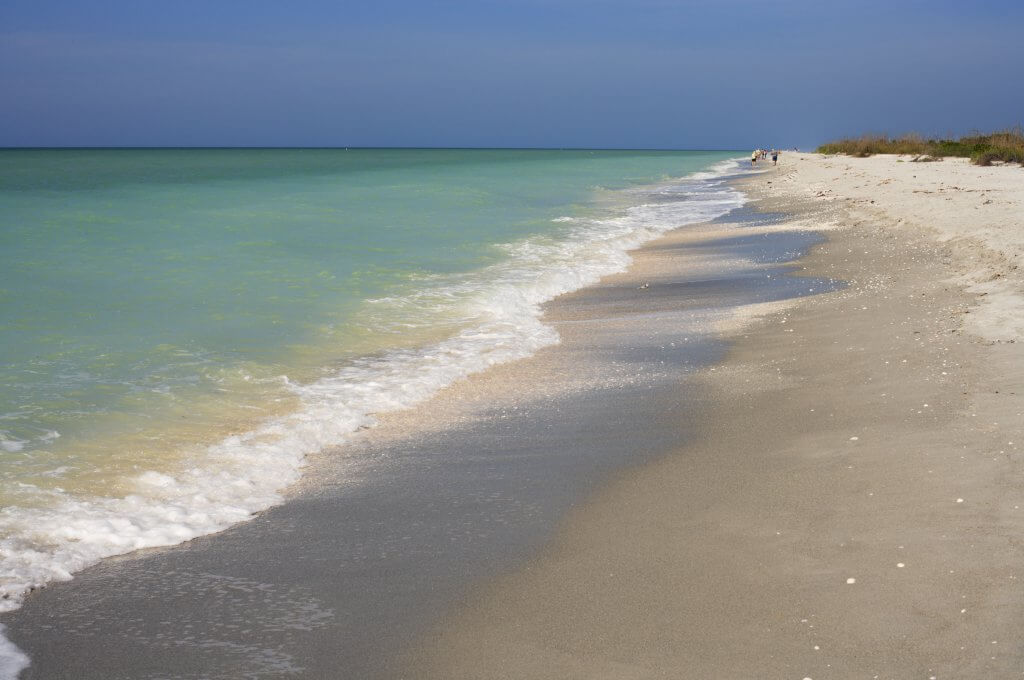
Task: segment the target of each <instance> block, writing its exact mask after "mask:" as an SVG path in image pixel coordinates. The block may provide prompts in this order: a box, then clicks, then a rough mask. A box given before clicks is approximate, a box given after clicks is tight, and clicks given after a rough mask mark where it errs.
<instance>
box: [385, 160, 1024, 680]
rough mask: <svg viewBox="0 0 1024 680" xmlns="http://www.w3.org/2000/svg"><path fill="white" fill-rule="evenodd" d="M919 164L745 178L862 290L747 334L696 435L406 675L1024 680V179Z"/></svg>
mask: <svg viewBox="0 0 1024 680" xmlns="http://www.w3.org/2000/svg"><path fill="white" fill-rule="evenodd" d="M908 161H909V159H897V158H894V157H876V158H869V159H853V158H845V157H834V158H826V157H821V156H817V155H813V154H798V153H788V154H784V155H783V156H782V157H781V162H780V166H779V167H778V168H769V171H768V172H764V173H762V174H759V175H757V176H756V177H754V178H752V179H750V180H748V181H746V182H745V186H746V189H747V190H748V191H749V192H750V193H751V195H752V197H754V198H755V199H756V200H757V201H759V203H760V206H761V207H763V208H764V209H765V210H784V211H787V212H790V213H792V214H793V215H794V219H793V221H792V222H791V223H789V228H808V227H817V226H821V227H827V228H829V229H830V232H829V234H828V236H829V242H828V243H826V244H823V245H822V246H819V247H818V248H816V249H815V250H814V252H813V253H812V254H811V255H810V256H809V257H808V258H805V261H804V262H803V263H802V264H803V265H804V267H805V273H807V274H814V275H818V276H822V275H824V276H834V277H837V278H842V279H844V280H846V281H848V282H849V286H848V287H847V288H846V289H844V290H842V291H839V292H836V293H830V294H827V295H821V296H816V297H809V298H804V299H802V300H800V301H799V302H798V303H797V304H793V305H787V306H785V307H782V308H778V309H773V308H771V307H767V308H765V307H761V308H757V309H754V310H751V311H752V314H750V315H749V316H748V317H747V319H746V323H743V324H732V325H729V326H725V327H723V328H722V330H723V332H726V333H729V334H731V335H732V337H733V338H734V342H735V344H734V345H733V348H732V350H731V352H730V354H729V356H728V357H727V359H726V361H725V362H724V363H723V364H721V365H719V366H716V367H715V368H714V369H709V370H707V371H706V372H705V373H704V375H703V377H702V379H701V380H702V383H703V385H704V386H705V387H706V388H707V391H708V394H710V395H711V397H710V398H709V399H708V401H707V402H706V403H705V404H704V406H703V407H701V408H698V409H697V411H695V412H694V414H693V417H694V419H695V421H696V422H698V423H699V424H700V427H699V431H700V436H699V437H698V438H697V440H696V441H694V442H693V443H691V444H688V445H686V446H683V447H680V449H679V450H678V451H677V452H676V453H675V454H673V455H671V456H669V457H667V458H665V459H663V460H661V461H658V462H655V463H653V464H650V465H647V466H644V467H642V468H639V469H636V470H632V471H630V472H628V473H626V474H623V475H621V476H620V477H619V478H618V479H616V480H615V481H614V482H613V483H612V484H610V485H609V486H608V487H607V488H605V489H603V490H601V491H600V492H598V493H597V494H595V495H594V496H593V497H592V498H591V499H590V500H589V501H588V502H587V503H586V504H584V505H583V506H581V507H579V508H577V509H576V510H575V511H574V512H572V513H571V514H570V516H569V517H568V518H567V519H566V520H565V522H564V523H563V525H562V527H561V529H560V531H559V532H558V535H557V537H556V539H555V540H554V541H553V542H552V544H551V545H550V546H549V547H548V549H547V550H546V551H545V553H544V554H542V555H541V556H539V557H538V558H537V559H536V560H534V561H533V562H532V563H531V564H530V565H529V567H528V568H526V569H524V570H522V571H519V572H517V573H513V574H509V575H507V576H504V577H502V578H500V579H497V580H495V581H494V582H491V583H487V584H483V585H481V587H480V588H479V589H478V590H477V591H476V592H475V593H474V595H473V596H472V597H471V598H470V599H469V601H467V602H466V603H465V606H464V607H462V608H461V609H460V610H459V611H458V612H456V613H454V614H453V615H452V616H450V617H448V618H447V619H446V620H444V621H443V622H442V623H441V624H440V625H439V626H438V627H437V628H436V629H435V630H434V631H433V633H432V634H431V635H430V636H428V637H426V638H425V639H423V640H421V641H420V643H419V645H418V646H417V648H416V650H415V652H414V653H412V654H410V656H409V658H408V669H409V670H408V672H407V674H406V676H405V677H409V678H445V679H455V678H480V679H481V680H483V679H487V680H496V679H498V678H559V679H566V678H580V679H581V680H582V679H584V678H586V679H589V680H592V679H594V678H702V679H707V678H723V679H737V678H797V679H799V678H814V679H816V680H820V679H822V678H933V677H934V678H980V677H990V678H1010V677H1021V676H1022V675H1024V646H1022V644H1021V637H1020V634H1019V632H1020V621H1021V620H1022V617H1024V549H1022V542H1021V536H1022V535H1024V458H1022V455H1021V449H1022V446H1021V444H1022V443H1024V417H1022V415H1021V414H1022V412H1024V356H1022V354H1021V353H1022V351H1024V344H1022V343H1019V342H1017V340H1018V338H1020V337H1021V333H1022V327H1024V314H1022V313H1021V310H1022V304H1024V302H1022V301H1024V296H1022V295H1021V292H1022V290H1024V286H1022V279H1021V276H1020V270H1019V269H1018V265H1019V261H1020V258H1021V256H1022V252H1024V219H1022V217H1021V206H1022V203H1021V201H1022V199H1024V170H1022V169H1020V168H1017V167H995V168H975V167H972V166H970V165H967V164H966V163H963V162H960V161H955V160H946V161H944V162H939V163H930V164H923V163H911V162H908ZM771 228H772V229H778V228H779V227H778V225H776V226H773V227H771ZM644 252H645V251H641V252H640V253H638V255H637V260H636V265H635V267H634V269H633V271H632V272H631V275H633V276H636V277H638V278H640V279H642V278H643V277H644V275H645V272H644V267H645V266H648V265H650V266H654V265H655V264H656V262H657V258H656V257H646V256H645V255H644Z"/></svg>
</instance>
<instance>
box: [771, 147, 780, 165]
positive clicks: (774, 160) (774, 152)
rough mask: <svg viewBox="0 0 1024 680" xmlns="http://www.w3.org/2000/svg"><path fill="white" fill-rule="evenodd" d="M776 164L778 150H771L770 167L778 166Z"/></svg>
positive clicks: (777, 162)
mask: <svg viewBox="0 0 1024 680" xmlns="http://www.w3.org/2000/svg"><path fill="white" fill-rule="evenodd" d="M778 164H779V150H778V149H772V165H778Z"/></svg>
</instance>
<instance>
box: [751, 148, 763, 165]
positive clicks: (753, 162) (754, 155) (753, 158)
mask: <svg viewBox="0 0 1024 680" xmlns="http://www.w3.org/2000/svg"><path fill="white" fill-rule="evenodd" d="M760 154H761V150H760V149H754V153H752V154H750V166H751V167H753V166H755V165H757V157H758V156H759V155H760Z"/></svg>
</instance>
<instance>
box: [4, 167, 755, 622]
mask: <svg viewBox="0 0 1024 680" xmlns="http://www.w3.org/2000/svg"><path fill="white" fill-rule="evenodd" d="M735 155H736V154H735V153H730V152H655V151H543V150H523V151H512V150H435V149H422V150H416V149H353V150H346V149H245V150H235V149H181V150H175V149H153V150H145V149H132V150H116V149H102V150H90V149H80V150H0V505H2V506H3V510H2V511H0V563H2V564H0V572H2V573H3V574H6V576H4V577H3V578H0V592H2V593H3V594H4V596H5V597H6V596H8V595H10V596H12V599H11V600H9V602H11V603H14V602H16V600H17V597H18V596H19V593H20V592H22V591H24V590H25V588H26V587H27V586H29V585H32V584H38V583H44V582H46V581H47V580H51V579H53V578H63V577H65V576H64V575H66V574H68V573H70V572H73V571H75V570H76V569H78V568H81V567H82V566H84V565H87V564H89V563H91V562H94V561H95V560H96V559H99V558H101V557H103V556H105V555H110V554H116V553H118V552H125V551H128V550H131V549H134V548H138V547H144V546H148V545H165V544H169V543H175V542H178V541H181V540H186V539H187V538H190V537H192V536H195V535H198V534H201V533H207V532H209V531H214V530H217V529H219V528H223V527H224V526H226V525H227V524H230V523H231V522H233V521H238V520H239V519H244V518H245V517H246V516H248V514H249V513H250V512H252V511H254V510H258V509H261V508H263V507H266V506H267V505H269V504H271V503H272V502H274V501H275V499H276V498H277V495H276V494H277V492H278V490H279V488H280V487H281V485H283V484H286V483H287V482H288V481H291V480H293V479H294V478H295V475H296V474H297V472H296V471H297V470H298V469H299V466H300V465H301V459H302V456H303V455H305V454H307V453H309V452H310V451H313V450H316V449H317V448H318V447H322V446H325V445H329V444H335V443H339V442H340V441H343V439H344V436H345V435H346V433H348V432H351V431H354V430H355V429H357V428H359V427H363V426H366V425H367V424H372V418H373V414H374V413H377V412H381V411H384V410H388V409H392V408H403V407H406V406H408V405H410V404H412V403H416V401H417V400H421V399H423V398H425V396H427V395H429V394H430V393H432V392H433V391H436V390H437V389H440V388H442V387H444V386H445V385H447V384H450V383H451V382H452V381H454V380H457V379H458V378H459V377H461V376H464V375H466V374H468V373H470V372H473V371H477V370H484V369H485V368H486V367H487V366H488V365H491V364H493V363H497V362H500V361H508V360H511V359H515V358H518V357H521V356H527V355H529V354H530V353H531V352H533V351H536V349H537V348H539V347H542V346H544V345H545V344H550V343H551V342H555V341H557V338H556V337H554V336H553V331H552V330H551V329H549V328H547V327H545V326H544V325H543V324H542V323H541V321H540V320H539V318H540V315H539V305H540V304H541V303H542V302H543V301H545V300H547V299H550V298H551V297H553V296H554V295H557V294H559V293H561V292H566V291H568V290H573V289H575V288H578V287H580V286H582V285H586V284H588V283H592V282H594V281H596V280H597V278H599V277H600V276H601V275H603V274H606V273H609V272H611V271H617V270H620V269H622V268H623V267H624V266H625V264H626V263H627V262H628V257H627V256H626V254H625V253H626V251H627V250H628V249H629V248H630V247H635V246H636V245H638V244H639V243H640V242H643V240H645V239H648V238H651V237H653V236H655V235H657V234H658V233H662V232H664V231H665V230H666V229H669V228H672V227H673V226H678V225H679V224H685V223H687V222H693V221H699V220H701V219H706V218H709V217H713V216H715V215H717V214H721V213H723V212H725V211H727V210H729V209H730V208H731V207H734V206H735V205H738V202H737V201H738V198H737V196H738V195H737V193H736V192H735V191H733V190H731V189H727V188H723V187H721V186H719V185H718V184H716V182H715V181H714V177H716V176H717V175H714V174H713V173H712V174H711V175H707V176H704V175H696V176H694V174H693V173H697V172H698V171H703V170H706V169H708V168H709V167H711V166H714V165H716V164H718V166H720V167H727V166H728V162H727V159H730V158H732V157H734V156H735ZM723 163H724V164H725V165H724V166H723ZM687 177H690V179H681V178H687ZM0 604H2V603H0ZM11 606H13V605H11ZM2 608H3V607H0V610H2Z"/></svg>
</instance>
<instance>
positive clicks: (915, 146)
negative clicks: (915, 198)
mask: <svg viewBox="0 0 1024 680" xmlns="http://www.w3.org/2000/svg"><path fill="white" fill-rule="evenodd" d="M818 153H824V154H846V155H849V156H854V157H856V158H865V157H867V156H871V155H874V154H878V153H888V154H899V155H912V156H915V158H914V159H913V160H914V161H916V162H926V161H933V160H941V159H942V158H945V157H947V156H953V157H959V158H970V159H971V162H972V163H975V164H977V165H991V164H992V163H994V162H996V161H999V162H1003V163H1020V164H1021V165H1024V129H1022V128H1021V127H1016V128H1010V129H1007V130H1001V131H998V132H993V133H991V134H981V133H974V134H970V135H966V136H964V137H960V138H959V139H925V138H924V137H922V136H921V135H919V134H917V133H909V134H905V135H901V136H899V137H890V136H889V135H884V134H865V135H861V136H860V137H846V138H843V139H839V140H836V141H834V142H828V143H827V144H822V145H821V146H820V147H818Z"/></svg>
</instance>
